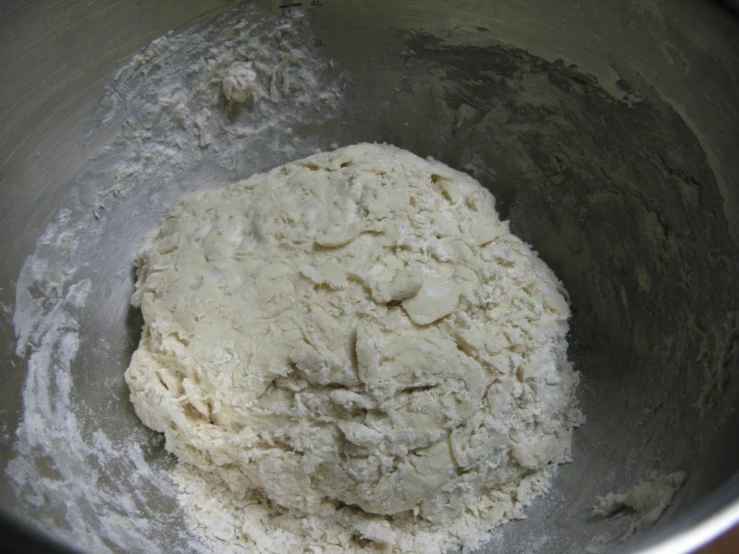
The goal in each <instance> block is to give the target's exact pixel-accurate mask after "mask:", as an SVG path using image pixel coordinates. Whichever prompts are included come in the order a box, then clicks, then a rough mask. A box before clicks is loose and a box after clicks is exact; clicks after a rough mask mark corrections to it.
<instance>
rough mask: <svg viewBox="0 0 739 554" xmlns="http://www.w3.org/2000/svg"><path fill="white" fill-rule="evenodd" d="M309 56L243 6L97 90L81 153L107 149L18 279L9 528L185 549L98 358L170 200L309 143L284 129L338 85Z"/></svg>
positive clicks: (289, 34)
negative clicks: (20, 394)
mask: <svg viewBox="0 0 739 554" xmlns="http://www.w3.org/2000/svg"><path fill="white" fill-rule="evenodd" d="M310 45H312V38H311V36H310V32H309V29H308V28H307V24H306V22H305V21H304V20H303V17H302V15H301V14H299V13H298V14H294V15H292V16H290V17H279V16H265V15H261V14H256V13H252V12H250V11H248V9H243V8H238V9H237V10H234V11H231V12H229V13H227V14H225V15H224V16H222V17H220V18H218V19H217V20H216V21H215V22H213V23H211V24H208V25H207V26H205V27H202V28H198V29H195V30H191V31H187V32H185V33H183V34H179V35H168V36H166V37H163V38H160V39H157V40H155V41H154V42H153V43H152V44H151V45H150V46H149V47H147V48H146V49H145V50H144V51H142V52H141V53H139V54H137V55H136V56H135V57H134V58H133V59H132V61H131V62H130V63H129V64H128V65H127V66H126V67H124V68H123V69H122V70H121V71H120V72H119V73H118V74H117V75H116V77H115V79H114V80H113V82H112V84H111V85H110V86H109V87H107V89H106V91H105V94H104V96H103V98H102V100H101V102H100V105H99V107H98V113H97V114H96V115H95V116H94V117H93V120H92V122H91V134H90V137H89V140H90V141H92V140H93V139H94V137H95V136H101V135H103V134H105V132H107V133H108V136H110V134H115V135H116V138H114V139H113V140H112V141H110V142H108V143H107V144H106V145H105V146H104V147H103V148H101V149H100V150H99V151H98V153H97V155H96V156H95V157H94V158H93V159H92V160H91V162H90V163H89V165H88V167H87V168H86V169H85V170H84V171H83V172H82V174H81V175H80V176H79V178H78V179H77V182H76V183H75V184H74V186H73V187H72V189H71V190H72V193H71V194H70V197H69V198H68V200H67V201H66V202H65V203H64V206H63V207H62V208H60V209H59V211H58V213H57V214H56V216H55V218H54V220H53V223H52V224H50V225H49V227H48V228H47V230H46V232H45V233H44V234H43V236H41V237H40V238H39V239H38V242H37V248H36V251H35V252H34V254H33V255H31V256H29V257H28V258H27V260H26V262H25V264H24V266H23V269H22V271H21V274H20V276H19V278H18V283H17V289H16V307H15V314H14V324H15V329H16V335H17V338H18V343H17V353H18V354H19V355H21V356H25V357H26V359H27V363H28V367H27V380H26V384H25V389H24V413H23V420H22V423H21V424H20V426H19V428H18V430H17V437H16V452H17V456H16V457H15V458H14V459H13V460H12V461H11V462H10V463H9V464H8V467H7V468H5V469H6V472H7V474H8V475H9V476H10V477H11V479H12V480H13V482H14V483H15V487H16V493H17V495H18V497H19V498H21V499H22V500H23V504H25V505H26V506H27V511H26V514H25V515H27V516H28V517H30V518H32V519H34V520H36V521H37V522H38V524H39V525H40V526H41V527H43V528H44V529H45V530H46V531H47V532H53V533H55V534H56V535H57V536H59V537H60V538H62V539H63V540H66V541H69V542H70V543H73V544H74V545H75V546H76V547H77V548H81V549H84V550H89V551H94V552H114V551H123V550H125V551H128V552H152V553H153V552H178V551H185V550H188V549H189V550H192V549H198V548H200V547H198V541H197V540H196V539H191V540H190V542H189V543H188V538H187V537H180V538H177V537H178V535H180V536H181V535H184V533H179V532H177V529H181V528H183V527H184V524H183V517H182V513H181V510H178V509H177V506H176V503H175V501H174V498H175V496H176V494H177V490H176V487H175V486H174V485H173V484H172V481H171V478H170V477H169V473H170V470H171V468H169V469H168V467H167V466H168V464H169V465H170V466H171V460H167V459H162V458H161V456H157V455H156V453H157V452H160V451H161V445H160V442H159V439H158V438H157V437H155V436H153V435H152V434H151V433H150V432H148V431H145V430H144V429H143V427H142V426H140V425H138V424H137V423H136V420H135V419H134V416H133V415H132V413H131V409H130V405H129V401H128V397H127V394H123V390H124V389H123V388H122V387H121V386H120V385H121V384H122V381H123V370H124V369H125V364H126V363H127V362H126V361H118V360H115V361H114V360H113V359H114V354H115V353H117V352H118V351H120V350H121V349H124V350H125V344H123V343H125V342H127V341H128V340H129V339H128V338H127V337H126V336H125V327H124V326H123V323H121V322H120V321H122V320H124V319H125V314H126V308H125V306H127V304H128V298H130V293H131V291H132V289H133V279H132V276H131V275H130V268H131V267H132V264H133V259H134V252H135V250H136V249H137V248H138V247H139V245H140V244H141V242H142V241H143V238H144V236H145V235H146V234H147V232H148V231H149V230H150V229H152V228H153V227H154V226H155V225H156V222H157V220H158V219H159V218H160V217H161V216H162V215H164V213H165V212H166V211H167V210H168V209H169V207H170V206H171V205H172V203H173V202H174V199H175V198H177V197H179V196H180V195H181V194H182V193H183V192H185V191H187V190H190V189H192V188H194V187H196V186H202V185H203V179H202V177H201V178H199V179H193V178H192V176H193V175H198V174H207V175H211V176H212V178H213V182H214V183H217V182H226V181H227V179H228V178H235V177H244V176H246V175H249V174H251V173H253V172H254V171H258V170H262V169H266V168H268V167H271V166H274V165H276V164H279V163H283V162H284V161H286V160H288V159H290V158H294V157H297V156H299V155H305V154H307V153H310V152H311V151H313V150H315V149H316V148H317V147H318V146H319V144H318V143H317V142H311V140H306V139H299V138H297V137H295V136H294V135H293V133H292V128H293V127H294V126H299V125H310V124H320V123H322V122H324V121H326V120H328V119H330V118H331V117H333V116H334V115H335V113H336V106H337V105H338V101H339V99H340V94H339V80H340V79H339V76H338V75H336V74H335V72H334V71H333V70H332V69H331V68H330V67H329V65H328V64H327V63H324V62H322V61H320V60H319V59H318V58H317V57H316V56H315V52H314V51H313V50H312V47H311V46H310ZM224 79H226V84H225V87H224V83H223V80H224ZM111 130H113V131H114V132H113V133H111ZM111 275H112V276H114V277H115V279H111ZM116 301H118V304H116ZM98 303H100V305H101V308H105V310H107V309H113V308H115V310H118V312H120V313H118V312H116V313H115V314H113V315H114V316H115V317H112V321H114V324H111V325H112V326H113V327H116V326H117V327H118V328H121V329H122V332H121V333H120V335H121V336H104V334H103V336H100V337H98V336H96V334H95V333H97V332H99V331H100V329H99V328H98V322H96V321H95V320H94V319H93V318H94V317H95V314H94V313H92V312H96V311H97V312H100V311H105V310H89V309H87V310H86V309H85V307H86V306H88V307H89V305H91V304H94V305H98ZM110 306H113V308H110ZM115 310H113V311H115ZM105 313H107V312H105ZM119 320H120V321H119ZM103 331H106V329H105V328H103ZM80 350H84V351H85V356H84V357H83V356H79V357H77V354H78V351H80ZM88 350H89V351H90V352H88ZM91 353H92V354H94V355H93V357H92V358H91V357H90V356H89V354H91ZM83 359H84V360H86V363H85V364H83V362H82V360H83ZM111 365H114V366H115V367H111ZM118 366H120V367H118ZM104 370H105V371H104ZM95 371H98V373H99V375H95V373H94V372H95ZM111 375H115V377H113V381H110V382H104V378H110V376H111ZM115 387H117V389H115V390H117V391H118V392H117V393H116V395H114V396H106V395H108V394H109V390H108V389H111V390H112V389H114V388H115ZM81 389H85V390H88V391H89V390H90V389H92V390H94V391H95V392H99V395H100V397H101V398H103V399H104V401H105V402H108V404H107V405H106V404H104V403H103V406H107V409H106V408H103V409H100V408H98V407H95V408H93V407H90V406H89V405H88V403H89V402H90V401H91V400H90V398H91V397H88V396H85V398H84V399H83V398H81V397H80V396H78V394H79V393H78V392H77V391H78V390H81ZM103 410H105V411H103ZM126 418H128V419H126ZM129 421H130V423H131V425H130V429H129V428H128V427H125V428H123V429H121V427H122V422H129ZM123 425H128V424H127V423H125V424H123ZM116 435H117V436H116ZM155 514H156V516H155ZM173 537H174V538H173ZM193 541H194V542H193Z"/></svg>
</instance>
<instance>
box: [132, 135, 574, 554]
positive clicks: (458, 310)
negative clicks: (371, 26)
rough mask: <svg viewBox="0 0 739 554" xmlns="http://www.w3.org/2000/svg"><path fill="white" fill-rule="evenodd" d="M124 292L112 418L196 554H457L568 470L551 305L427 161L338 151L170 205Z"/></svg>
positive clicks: (552, 287) (549, 283)
mask: <svg viewBox="0 0 739 554" xmlns="http://www.w3.org/2000/svg"><path fill="white" fill-rule="evenodd" d="M137 274H138V282H137V285H136V292H135V294H134V295H133V303H134V305H135V306H137V307H141V309H142V312H143V315H144V321H145V327H144V333H143V336H142V339H141V343H140V345H139V348H138V350H137V351H136V353H135V354H134V356H133V359H132V361H131V365H130V367H129V369H128V371H127V372H126V380H127V383H128V385H129V387H130V389H131V398H132V400H133V403H134V406H135V408H136V412H137V414H138V415H139V417H141V419H142V420H143V421H144V423H146V424H147V425H148V426H149V427H151V428H153V429H155V430H157V431H160V432H163V433H164V435H165V437H166V446H167V449H168V450H169V451H171V452H173V453H175V454H176V455H177V456H178V458H179V460H180V468H179V470H178V472H177V479H178V482H179V483H180V484H181V485H182V486H183V488H184V490H185V491H186V492H185V497H184V498H183V504H184V505H185V506H187V507H188V513H189V514H190V515H191V517H192V519H193V521H194V523H195V524H196V525H197V526H198V528H199V529H200V530H202V532H203V533H204V534H205V535H206V536H209V537H210V538H212V539H217V540H219V541H222V542H223V544H222V545H220V544H219V546H218V547H217V548H215V549H216V550H218V551H222V550H223V548H225V549H226V550H227V551H228V550H229V549H230V550H231V551H237V552H242V551H243V552H254V553H260V554H263V553H272V552H275V553H277V552H294V551H311V552H317V553H319V552H320V553H334V552H335V553H337V554H338V553H339V552H353V553H370V552H423V553H425V554H439V553H441V552H445V551H447V550H449V549H452V548H456V547H459V546H463V547H465V548H468V549H471V548H476V547H478V546H480V545H481V544H482V543H483V542H484V541H485V540H486V539H487V538H489V536H490V535H489V532H490V530H491V528H492V527H494V526H496V525H497V524H499V523H501V522H503V521H507V520H509V519H512V518H519V517H523V512H522V509H523V508H524V507H525V506H527V505H528V504H530V502H531V501H532V500H533V499H534V498H536V497H537V496H538V495H539V494H541V493H542V492H543V491H544V490H546V489H547V487H548V485H549V479H550V478H551V476H552V473H553V472H554V471H555V469H556V467H557V465H558V464H561V463H563V462H567V461H569V460H570V443H571V437H572V429H573V427H574V426H575V425H577V424H578V423H579V422H580V421H581V418H582V416H581V414H580V412H579V411H578V410H577V408H576V407H575V404H576V400H575V388H576V386H577V381H578V377H577V374H576V373H574V372H573V371H572V368H571V366H570V364H569V363H568V361H567V358H566V350H567V343H566V333H567V329H568V324H567V321H568V318H569V307H568V304H567V301H566V300H565V297H564V295H565V294H566V293H565V292H564V290H563V289H562V286H561V284H560V283H559V281H558V280H557V279H556V277H555V276H554V275H553V273H552V272H551V271H550V270H549V268H548V267H547V266H546V265H545V264H544V263H543V262H542V261H541V260H540V259H539V258H538V257H537V256H536V254H535V253H534V252H533V251H532V250H531V249H530V248H529V247H528V246H527V245H526V244H524V243H523V242H522V241H521V240H520V239H518V238H516V237H515V236H513V235H512V234H511V233H510V231H509V229H508V225H507V223H505V222H502V221H501V220H500V219H499V218H498V216H497V214H496V212H495V207H494V199H493V197H492V195H491V194H490V193H489V192H488V191H487V190H485V189H484V188H483V187H482V186H481V185H480V184H479V183H477V182H476V181H474V180H473V179H472V178H470V177H469V176H467V175H466V174H463V173H460V172H458V171H455V170H453V169H451V168H449V167H448V166H445V165H444V164H441V163H439V162H436V161H434V160H431V159H429V160H428V161H426V160H422V159H421V158H418V157H417V156H415V155H413V154H411V153H409V152H406V151H403V150H400V149H397V148H394V147H391V146H383V145H372V144H360V145H356V146H351V147H346V148H342V149H339V150H336V151H334V152H330V153H319V154H316V155H313V156H311V157H309V158H305V159H302V160H299V161H297V162H293V163H289V164H286V165H284V166H280V167H277V168H276V169H274V170H272V171H270V172H268V173H265V174H256V175H254V176H252V177H250V178H249V179H247V180H245V181H241V182H239V183H237V184H235V185H233V186H232V187H230V188H227V189H220V190H203V191H199V192H196V193H192V194H190V195H187V196H185V197H184V198H182V199H181V200H180V201H179V202H178V203H177V205H176V206H175V208H174V210H173V211H172V213H171V214H170V215H169V216H168V217H167V218H165V219H164V220H162V223H161V227H160V229H159V230H158V231H157V232H154V233H153V234H152V235H150V237H149V238H148V239H147V241H146V243H145V245H144V247H143V249H142V250H141V252H140V253H139V256H138V262H137ZM193 466H196V467H197V468H199V470H200V471H199V470H198V469H196V468H195V467H193ZM201 471H202V472H203V473H202V474H201V473H200V472H201Z"/></svg>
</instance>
